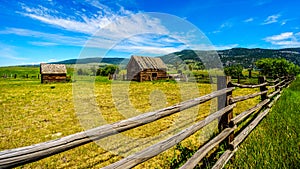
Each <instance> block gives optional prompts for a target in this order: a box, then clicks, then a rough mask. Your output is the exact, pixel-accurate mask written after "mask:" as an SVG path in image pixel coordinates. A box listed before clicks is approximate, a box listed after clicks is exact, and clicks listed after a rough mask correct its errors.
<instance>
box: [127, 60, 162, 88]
mask: <svg viewBox="0 0 300 169" xmlns="http://www.w3.org/2000/svg"><path fill="white" fill-rule="evenodd" d="M166 78H167V66H166V65H165V63H164V62H163V61H162V60H161V59H160V58H153V57H145V56H131V58H130V60H129V62H128V65H127V79H128V80H135V81H139V82H142V81H152V80H160V79H166Z"/></svg>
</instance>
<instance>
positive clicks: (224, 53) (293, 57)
mask: <svg viewBox="0 0 300 169" xmlns="http://www.w3.org/2000/svg"><path fill="white" fill-rule="evenodd" d="M198 56H206V57H207V56H208V57H207V58H209V57H210V56H212V58H211V59H216V58H214V57H216V56H218V57H219V58H220V59H221V62H222V63H223V65H224V66H226V65H232V64H241V65H242V66H244V67H245V68H249V67H252V66H253V63H254V62H255V61H256V60H258V59H261V58H285V59H287V60H289V61H291V62H293V63H295V64H297V65H299V66H300V48H284V49H261V48H253V49H248V48H232V49H226V50H218V51H203V50H188V49H186V50H182V51H178V52H174V53H170V54H167V55H163V56H159V57H160V58H161V59H162V60H163V61H164V62H165V63H166V64H174V63H176V62H181V61H186V60H194V61H197V62H201V60H200V58H199V57H198ZM128 61H129V58H101V57H95V58H83V59H69V60H64V61H58V62H51V63H52V64H88V63H106V64H115V65H119V64H121V63H122V65H124V64H127V63H128ZM206 62H207V61H206Z"/></svg>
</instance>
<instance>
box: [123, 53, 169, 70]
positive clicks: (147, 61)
mask: <svg viewBox="0 0 300 169" xmlns="http://www.w3.org/2000/svg"><path fill="white" fill-rule="evenodd" d="M130 60H135V61H136V63H137V65H138V67H139V68H140V69H141V70H144V69H167V66H166V65H165V63H164V62H163V61H162V60H161V58H154V57H147V56H131V59H130ZM129 63H130V61H129ZM128 65H129V64H128ZM128 65H127V68H128Z"/></svg>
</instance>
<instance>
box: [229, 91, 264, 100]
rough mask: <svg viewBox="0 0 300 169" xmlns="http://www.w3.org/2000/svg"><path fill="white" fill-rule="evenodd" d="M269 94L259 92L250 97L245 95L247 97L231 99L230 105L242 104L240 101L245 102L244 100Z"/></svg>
mask: <svg viewBox="0 0 300 169" xmlns="http://www.w3.org/2000/svg"><path fill="white" fill-rule="evenodd" d="M266 93H268V91H267V90H266V91H263V92H257V93H253V94H249V95H245V96H237V97H233V98H231V99H230V103H236V102H240V101H244V100H248V99H250V98H253V97H256V96H260V95H263V94H266Z"/></svg>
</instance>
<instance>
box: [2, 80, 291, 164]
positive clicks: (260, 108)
mask: <svg viewBox="0 0 300 169" xmlns="http://www.w3.org/2000/svg"><path fill="white" fill-rule="evenodd" d="M258 80H259V84H256V85H243V84H238V83H232V82H231V78H230V77H228V76H227V77H225V76H219V77H217V83H218V90H217V91H214V92H212V93H210V94H207V95H204V96H201V97H198V98H195V99H191V100H188V101H184V102H181V103H179V104H176V105H173V106H170V107H167V108H163V109H160V110H157V111H153V112H148V113H144V114H141V115H138V116H135V117H132V118H129V119H126V120H122V121H118V122H115V123H112V124H107V125H103V126H100V127H96V128H93V129H90V130H87V131H84V132H80V133H76V134H72V135H69V136H66V137H63V138H60V139H56V140H51V141H47V142H43V143H39V144H35V145H32V146H27V147H21V148H16V149H11V150H4V151H1V152H0V168H11V167H16V166H19V165H23V164H26V163H30V162H33V161H37V160H40V159H43V158H46V157H49V156H52V155H54V154H57V153H60V152H64V151H67V150H69V149H72V148H75V147H78V146H81V145H83V144H86V143H89V142H92V141H94V140H99V139H102V138H105V137H108V136H111V135H114V134H117V133H120V132H124V131H127V130H130V129H133V128H136V127H138V126H141V125H144V124H148V123H151V122H153V121H156V120H158V119H161V118H164V117H166V116H170V115H172V114H174V113H178V112H180V111H183V110H186V109H189V108H191V107H194V106H196V105H199V104H202V103H204V102H207V101H209V100H211V99H213V98H218V110H217V111H216V112H214V113H212V114H210V115H208V116H207V117H206V118H205V119H203V120H201V121H198V122H196V123H194V124H193V125H192V126H190V127H188V128H186V129H184V130H182V131H180V132H179V133H177V134H175V135H173V136H171V137H169V138H168V139H166V140H163V141H161V142H158V143H156V144H154V145H152V146H150V147H148V148H145V149H143V150H141V151H139V152H137V153H135V154H133V155H130V156H128V157H126V158H123V159H121V160H120V161H117V162H115V163H113V164H110V165H108V166H106V167H104V168H121V169H124V168H131V167H134V166H136V165H138V164H141V163H143V162H145V161H147V160H149V159H151V158H152V157H154V156H157V155H158V154H160V153H162V152H164V151H165V150H168V149H170V148H171V147H173V146H175V145H177V144H178V143H180V142H181V141H183V140H184V139H186V138H187V137H189V136H191V135H192V134H194V133H195V132H197V131H199V130H200V129H202V128H203V127H205V126H206V125H208V124H210V123H211V122H212V121H214V120H217V119H218V120H219V126H218V127H219V133H218V134H217V135H216V136H215V137H213V138H211V139H210V140H209V141H208V142H207V143H205V144H204V145H202V146H201V147H200V148H199V149H198V150H197V151H196V152H195V153H194V155H193V156H192V157H191V158H189V159H188V160H187V162H186V163H185V164H183V166H181V168H194V167H195V166H196V165H197V164H198V163H199V162H200V161H201V160H202V159H203V158H204V157H206V156H207V154H208V153H209V152H210V151H211V150H213V149H214V148H215V147H218V146H219V145H220V143H221V142H225V143H226V144H225V147H226V149H225V152H224V153H223V154H222V155H221V157H220V158H219V159H218V161H217V162H216V163H215V165H214V166H213V168H222V167H223V166H224V165H225V164H226V162H227V161H228V160H229V159H230V158H231V157H232V156H233V154H234V152H235V151H236V150H237V148H238V146H239V144H240V143H241V142H242V141H243V140H244V139H245V138H246V137H247V135H248V134H249V133H250V132H251V131H252V130H253V129H254V128H255V126H257V125H258V123H259V122H260V121H261V120H262V119H263V118H264V117H265V116H266V115H267V113H268V112H269V111H270V108H271V107H272V105H273V104H274V102H276V100H278V99H279V97H280V95H281V92H282V88H284V87H287V86H288V85H289V84H290V83H291V82H292V81H293V80H294V77H280V78H278V79H276V80H272V81H267V80H266V79H265V77H259V78H258ZM235 88H259V89H260V91H259V92H257V93H254V94H249V95H245V96H237V97H232V92H233V91H234V90H235ZM258 96H260V97H261V101H260V102H259V103H258V104H256V105H255V106H254V107H252V108H250V109H248V110H246V111H244V112H242V113H240V114H238V115H237V116H235V117H234V116H233V109H234V107H235V106H236V103H237V102H241V101H244V100H247V99H250V98H254V97H258ZM254 112H257V113H256V114H257V115H256V116H254V118H253V119H251V120H252V121H251V122H250V123H249V124H248V125H247V126H245V127H243V129H241V131H238V126H239V124H241V122H243V121H245V120H247V119H249V116H250V115H251V114H253V113H254Z"/></svg>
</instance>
